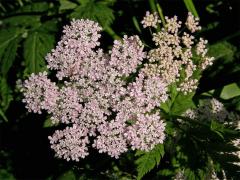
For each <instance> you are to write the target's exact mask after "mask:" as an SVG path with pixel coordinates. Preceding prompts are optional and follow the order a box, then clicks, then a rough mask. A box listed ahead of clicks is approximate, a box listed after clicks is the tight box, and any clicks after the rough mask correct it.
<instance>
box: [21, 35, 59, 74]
mask: <svg viewBox="0 0 240 180" xmlns="http://www.w3.org/2000/svg"><path fill="white" fill-rule="evenodd" d="M53 45H54V36H53V35H51V34H47V33H42V32H38V31H34V32H32V33H31V34H29V36H28V37H27V39H26V40H25V42H24V59H25V63H26V64H25V65H26V73H37V72H40V71H42V70H43V69H45V68H46V66H45V56H46V54H47V53H48V52H49V51H50V50H51V48H52V47H53Z"/></svg>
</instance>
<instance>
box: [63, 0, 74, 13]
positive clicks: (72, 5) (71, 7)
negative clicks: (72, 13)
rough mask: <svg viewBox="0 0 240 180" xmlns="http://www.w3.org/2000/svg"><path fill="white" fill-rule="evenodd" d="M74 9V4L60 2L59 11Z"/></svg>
mask: <svg viewBox="0 0 240 180" xmlns="http://www.w3.org/2000/svg"><path fill="white" fill-rule="evenodd" d="M76 7H77V4H76V3H73V2H71V1H68V0H60V7H59V10H60V11H64V10H70V9H75V8H76Z"/></svg>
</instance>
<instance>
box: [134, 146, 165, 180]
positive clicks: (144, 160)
mask: <svg viewBox="0 0 240 180" xmlns="http://www.w3.org/2000/svg"><path fill="white" fill-rule="evenodd" d="M163 155H164V146H163V145H162V144H159V145H156V146H155V148H154V149H153V150H151V151H149V152H142V151H137V153H136V156H140V157H138V159H137V160H136V165H137V172H138V176H137V179H141V178H142V177H143V176H144V175H145V174H147V173H148V172H149V171H151V170H152V169H153V168H154V167H155V166H158V165H159V163H160V160H161V158H162V157H163Z"/></svg>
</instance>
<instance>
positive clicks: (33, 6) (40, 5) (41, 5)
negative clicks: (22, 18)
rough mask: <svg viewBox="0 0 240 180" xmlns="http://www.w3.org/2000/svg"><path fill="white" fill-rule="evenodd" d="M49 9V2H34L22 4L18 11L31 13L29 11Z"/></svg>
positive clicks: (40, 11) (39, 11)
mask: <svg viewBox="0 0 240 180" xmlns="http://www.w3.org/2000/svg"><path fill="white" fill-rule="evenodd" d="M48 9H49V3H48V2H34V3H30V4H27V5H25V6H22V7H21V8H20V9H19V10H18V11H16V12H18V13H29V12H38V13H42V12H46V11H48Z"/></svg>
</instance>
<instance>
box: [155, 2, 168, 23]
mask: <svg viewBox="0 0 240 180" xmlns="http://www.w3.org/2000/svg"><path fill="white" fill-rule="evenodd" d="M156 6H157V10H158V14H159V16H160V18H161V21H162V24H163V26H165V24H166V21H165V18H164V15H163V11H162V8H161V6H160V4H159V3H157V5H156Z"/></svg>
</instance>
